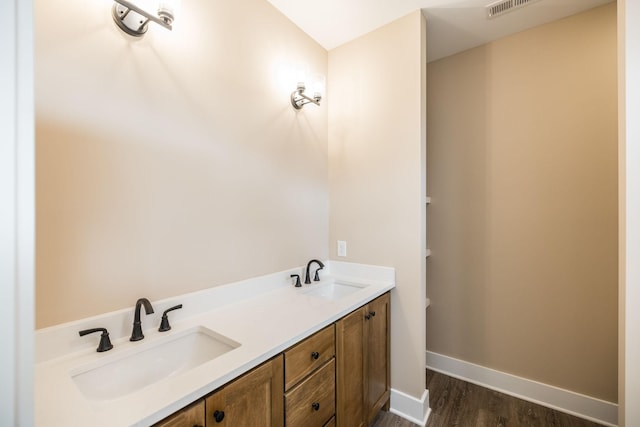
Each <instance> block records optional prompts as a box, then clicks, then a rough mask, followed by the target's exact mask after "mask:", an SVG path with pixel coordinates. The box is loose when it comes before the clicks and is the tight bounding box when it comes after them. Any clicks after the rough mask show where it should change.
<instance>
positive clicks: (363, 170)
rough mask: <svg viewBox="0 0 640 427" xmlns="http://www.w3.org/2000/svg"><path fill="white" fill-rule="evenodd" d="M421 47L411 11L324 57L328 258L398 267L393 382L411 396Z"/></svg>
mask: <svg viewBox="0 0 640 427" xmlns="http://www.w3.org/2000/svg"><path fill="white" fill-rule="evenodd" d="M425 41H426V39H425V37H424V19H423V17H422V14H421V13H420V12H419V11H416V12H414V13H412V14H410V15H408V16H406V17H404V18H402V19H399V20H397V21H395V22H393V23H391V24H389V25H387V26H385V27H382V28H380V29H378V30H375V31H373V32H371V33H369V34H367V35H364V36H362V37H360V38H358V39H356V40H354V41H352V42H350V43H347V44H345V45H343V46H341V47H339V48H337V49H334V50H332V51H330V52H329V97H328V100H329V187H330V220H329V224H330V232H329V237H330V239H329V241H330V245H329V247H330V256H331V258H332V259H339V260H345V261H351V262H358V263H365V264H380V265H387V266H392V267H395V268H396V285H397V288H396V289H395V290H394V291H393V294H392V298H391V302H392V311H391V315H392V319H391V321H392V326H391V327H392V334H391V335H392V337H393V339H392V354H391V358H392V370H391V382H392V387H393V388H395V389H400V390H402V391H403V392H405V393H407V394H410V395H412V396H414V397H416V398H420V397H421V395H422V393H423V392H424V389H425V379H424V366H425V356H424V348H425V338H424V336H425V326H424V324H425V323H424V321H425V310H424V302H425V290H424V259H423V258H422V251H423V249H422V248H423V241H424V239H423V235H424V224H425V221H424V216H423V215H424V208H423V203H422V201H423V198H424V194H425V193H424V191H425V188H424V179H423V178H422V177H423V173H424V164H425V160H424V159H425V158H426V157H425V156H426V153H425V147H424V138H423V133H424V126H425V108H424V107H425V106H424V93H423V90H424V89H425V86H424V68H425V57H424V43H425ZM337 240H346V241H347V255H348V256H347V257H346V258H337V253H336V252H337V251H336V241H337Z"/></svg>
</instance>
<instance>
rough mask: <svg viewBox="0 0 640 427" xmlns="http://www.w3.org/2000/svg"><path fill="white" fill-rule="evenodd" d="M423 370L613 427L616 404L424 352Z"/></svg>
mask: <svg viewBox="0 0 640 427" xmlns="http://www.w3.org/2000/svg"><path fill="white" fill-rule="evenodd" d="M427 368H428V369H431V370H433V371H437V372H442V373H443V374H446V375H449V376H451V377H454V378H459V379H461V380H464V381H467V382H470V383H473V384H477V385H479V386H482V387H485V388H488V389H491V390H495V391H499V392H501V393H504V394H508V395H510V396H514V397H517V398H518V399H523V400H526V401H529V402H533V403H535V404H538V405H542V406H546V407H548V408H552V409H556V410H558V411H561V412H566V413H568V414H571V415H575V416H577V417H580V418H584V419H587V420H590V421H595V422H598V423H600V424H604V425H607V426H616V425H617V422H618V405H616V404H615V403H611V402H606V401H604V400H600V399H596V398H593V397H590V396H585V395H583V394H579V393H575V392H572V391H569V390H564V389H561V388H558V387H554V386H551V385H548V384H543V383H540V382H537V381H532V380H529V379H526V378H522V377H517V376H515V375H511V374H507V373H504V372H500V371H496V370H494V369H490V368H485V367H484V366H480V365H476V364H473V363H469V362H465V361H464V360H459V359H454V358H453V357H449V356H444V355H442V354H438V353H433V352H431V351H427Z"/></svg>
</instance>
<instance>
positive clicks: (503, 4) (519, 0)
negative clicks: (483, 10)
mask: <svg viewBox="0 0 640 427" xmlns="http://www.w3.org/2000/svg"><path fill="white" fill-rule="evenodd" d="M537 1H539V0H500V1H497V2H493V3H491V4H489V5H487V18H489V19H491V18H495V17H497V16H500V15H504V14H505V13H507V12H510V11H512V10H514V9H518V8H520V7H523V6H526V5H528V4H531V3H535V2H537Z"/></svg>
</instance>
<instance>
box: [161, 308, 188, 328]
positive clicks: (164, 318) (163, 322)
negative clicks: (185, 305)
mask: <svg viewBox="0 0 640 427" xmlns="http://www.w3.org/2000/svg"><path fill="white" fill-rule="evenodd" d="M179 308H182V304H178V305H175V306H173V307H171V308H167V309H166V310H165V311H164V313H162V320H161V321H160V327H159V328H158V331H159V332H166V331H168V330H170V329H171V325H170V324H169V316H167V313H168V312H170V311H173V310H178V309H179Z"/></svg>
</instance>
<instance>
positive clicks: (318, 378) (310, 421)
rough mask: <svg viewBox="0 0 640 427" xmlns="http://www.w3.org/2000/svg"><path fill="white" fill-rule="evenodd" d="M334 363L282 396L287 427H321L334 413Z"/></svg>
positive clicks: (332, 361) (330, 362)
mask: <svg viewBox="0 0 640 427" xmlns="http://www.w3.org/2000/svg"><path fill="white" fill-rule="evenodd" d="M335 372H336V361H335V359H331V360H330V361H329V362H328V363H327V364H326V365H324V366H323V367H322V368H320V369H319V370H318V371H316V372H315V373H314V374H312V375H311V376H310V377H309V378H307V379H306V380H304V381H303V382H302V383H300V384H298V385H297V386H295V387H294V388H293V389H291V390H290V391H289V392H287V393H286V394H285V396H284V401H285V420H286V426H287V427H322V426H324V425H325V423H327V421H329V420H330V419H331V417H333V415H334V413H335V406H336V402H335V389H336V387H335Z"/></svg>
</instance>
